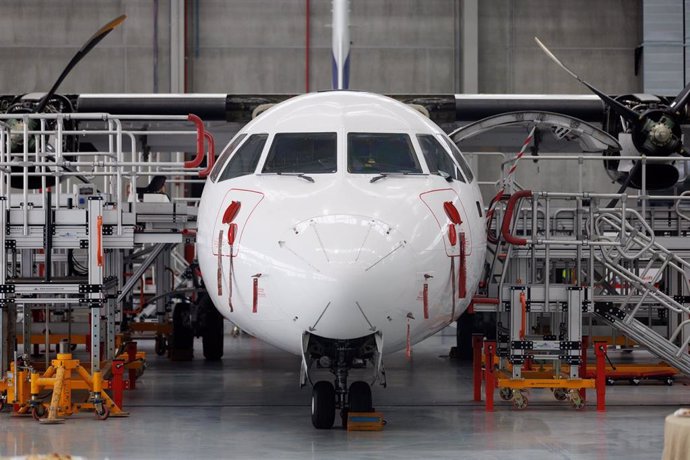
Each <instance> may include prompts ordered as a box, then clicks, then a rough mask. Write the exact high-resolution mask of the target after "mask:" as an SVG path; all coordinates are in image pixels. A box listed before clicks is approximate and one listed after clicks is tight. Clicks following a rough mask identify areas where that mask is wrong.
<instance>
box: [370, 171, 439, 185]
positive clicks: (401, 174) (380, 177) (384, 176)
mask: <svg viewBox="0 0 690 460" xmlns="http://www.w3.org/2000/svg"><path fill="white" fill-rule="evenodd" d="M390 176H393V177H396V176H426V174H424V173H418V172H407V171H406V172H390V173H381V174H379V175H378V176H374V177H372V178H371V180H370V181H369V182H371V183H372V184H373V183H374V182H378V181H380V180H381V179H385V178H386V177H390Z"/></svg>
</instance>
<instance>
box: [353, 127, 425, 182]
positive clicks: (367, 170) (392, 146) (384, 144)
mask: <svg viewBox="0 0 690 460" xmlns="http://www.w3.org/2000/svg"><path fill="white" fill-rule="evenodd" d="M347 170H348V172H350V173H354V174H378V173H402V174H405V173H408V174H421V173H422V168H421V166H420V164H419V160H418V159H417V155H416V154H415V151H414V147H413V146H412V141H411V140H410V136H408V135H407V134H399V133H348V135H347Z"/></svg>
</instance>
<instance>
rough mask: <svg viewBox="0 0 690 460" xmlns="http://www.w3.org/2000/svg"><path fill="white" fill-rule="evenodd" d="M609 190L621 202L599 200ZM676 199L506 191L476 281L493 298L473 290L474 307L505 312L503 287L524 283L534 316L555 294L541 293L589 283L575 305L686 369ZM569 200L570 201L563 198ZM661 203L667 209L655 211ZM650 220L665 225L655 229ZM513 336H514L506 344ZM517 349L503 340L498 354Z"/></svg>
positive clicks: (684, 270)
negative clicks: (632, 200) (653, 201)
mask: <svg viewBox="0 0 690 460" xmlns="http://www.w3.org/2000/svg"><path fill="white" fill-rule="evenodd" d="M614 198H617V199H618V202H619V203H620V204H619V205H618V206H617V207H612V208H610V207H603V204H605V203H606V202H608V201H610V200H611V199H614ZM665 199H667V200H668V197H665ZM682 199H683V197H677V200H676V202H674V203H673V206H669V207H668V208H669V209H660V206H649V205H648V206H643V207H642V209H641V210H638V209H639V208H638V209H635V207H634V205H633V206H630V205H628V206H626V204H628V203H627V201H629V197H627V196H626V195H624V194H592V193H581V194H577V193H575V194H564V193H547V192H535V193H532V192H529V191H519V192H517V193H514V194H513V195H512V196H510V197H508V200H507V201H506V202H505V203H504V204H503V205H501V206H499V207H498V208H497V213H498V215H499V222H500V224H496V223H493V224H492V225H493V232H494V235H495V236H496V237H497V238H496V239H495V240H494V242H493V245H491V246H490V247H489V252H488V253H487V263H486V269H485V273H484V278H483V279H484V282H483V283H482V285H481V287H480V291H479V295H480V296H483V297H484V298H485V299H492V298H493V299H494V302H488V301H482V300H481V299H482V297H479V298H477V299H476V301H475V311H497V312H499V313H501V312H503V313H504V314H505V313H507V314H508V315H509V316H510V312H511V308H514V306H513V305H514V304H515V300H514V299H511V298H510V292H511V290H514V289H516V286H518V287H519V286H523V287H524V290H525V292H526V293H527V298H526V299H525V303H526V305H527V311H528V313H527V317H528V320H527V321H528V324H530V325H532V323H530V319H529V318H530V316H532V317H533V319H532V320H531V321H533V322H534V323H536V319H537V318H536V315H539V314H543V312H547V311H551V312H558V311H560V310H559V304H558V302H559V299H558V296H554V297H556V298H553V299H549V298H548V294H546V296H547V297H546V298H544V297H545V294H544V293H548V292H554V291H553V289H554V288H556V287H557V286H558V287H559V288H560V287H561V286H563V285H564V284H565V285H568V284H569V285H571V286H573V288H577V287H581V288H589V292H591V293H593V295H591V298H589V299H586V300H585V301H584V302H583V305H582V310H581V311H582V313H583V315H585V316H586V315H591V316H593V319H595V320H600V321H599V322H603V323H605V324H607V325H609V326H611V327H613V328H614V329H615V330H616V331H617V332H620V333H622V334H623V335H625V336H626V337H628V338H630V339H632V340H634V341H635V342H637V343H638V344H640V345H642V346H644V347H646V348H647V349H648V350H649V351H650V352H651V353H653V354H655V355H656V356H658V357H659V358H660V359H662V360H664V361H665V362H666V363H668V364H669V365H671V366H673V367H675V368H677V369H678V370H679V371H680V372H682V373H683V374H686V375H690V354H689V353H688V345H689V344H690V319H689V318H690V306H689V305H690V284H688V274H689V273H690V263H688V262H687V260H690V245H689V244H687V243H686V242H685V241H684V240H687V237H686V236H685V235H687V231H688V229H687V228H686V226H687V224H688V223H689V222H688V221H687V219H685V218H684V217H683V216H682V215H681V213H680V211H679V203H678V200H682ZM567 203H569V208H568V207H564V206H563V205H564V204H567ZM573 204H574V205H573ZM600 204H602V206H600ZM552 211H555V212H552ZM659 213H662V214H664V213H665V214H664V215H665V216H666V218H665V219H656V221H655V219H654V218H653V216H654V215H655V214H656V215H658V214H659ZM645 216H647V219H645ZM501 217H502V219H501ZM533 217H534V218H533ZM674 219H675V221H673V222H671V223H669V220H674ZM649 222H652V223H651V224H650V223H649ZM656 223H658V224H659V225H663V227H664V229H662V230H661V231H659V229H656V228H655V227H656V225H655V224H656ZM669 228H672V229H675V233H670V232H669V231H668V229H669ZM552 229H553V230H552ZM659 234H661V235H663V237H657V235H659ZM660 240H661V241H663V242H664V244H663V245H662V244H661V243H660ZM590 274H591V276H590ZM556 275H557V276H556ZM539 293H541V294H539ZM530 297H532V298H530ZM496 300H497V301H496ZM592 307H593V308H592ZM567 311H568V310H567V308H566V309H564V310H563V312H567ZM558 315H559V313H556V315H554V316H556V319H555V320H552V323H551V328H552V329H551V330H552V331H554V330H557V328H558V323H559V321H561V325H562V324H564V323H563V322H562V321H564V317H565V313H560V315H561V316H558ZM568 316H569V317H568V320H572V321H576V320H577V318H576V317H574V316H572V315H568ZM503 318H504V320H505V318H506V317H505V316H503ZM500 322H501V316H500V315H499V323H500ZM505 322H509V321H505ZM513 323H515V321H512V322H510V324H513ZM655 323H656V324H655ZM659 323H663V324H661V326H660V325H659ZM522 327H523V328H524V320H523V325H522ZM561 327H562V326H561ZM535 329H536V328H535ZM584 329H585V328H584V326H583V331H584ZM551 333H552V334H556V333H557V332H551ZM499 336H500V334H499ZM570 340H571V341H572V340H576V341H577V340H578V339H577V338H576V337H575V338H573V337H570ZM499 341H500V340H499ZM516 344H517V345H516ZM519 345H520V342H519V341H518V342H516V341H513V342H511V345H510V347H514V346H519ZM534 353H535V352H528V355H530V354H531V355H533V354H534ZM519 354H521V353H520V352H516V350H514V349H512V348H511V350H509V351H508V352H507V353H506V356H509V357H511V359H512V358H513V357H514V356H515V355H519Z"/></svg>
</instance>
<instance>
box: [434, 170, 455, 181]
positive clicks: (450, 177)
mask: <svg viewBox="0 0 690 460" xmlns="http://www.w3.org/2000/svg"><path fill="white" fill-rule="evenodd" d="M438 175H439V176H441V177H443V178H444V179H445V180H446V182H453V177H452V176H451V175H450V174H448V173H447V172H445V171H441V170H440V169H439V170H438Z"/></svg>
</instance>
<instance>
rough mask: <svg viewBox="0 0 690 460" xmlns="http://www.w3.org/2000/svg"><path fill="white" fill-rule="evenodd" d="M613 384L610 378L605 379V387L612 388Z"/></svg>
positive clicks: (613, 381)
mask: <svg viewBox="0 0 690 460" xmlns="http://www.w3.org/2000/svg"><path fill="white" fill-rule="evenodd" d="M614 383H616V381H615V380H613V379H612V378H608V379H606V385H608V386H610V387H611V386H613V384H614Z"/></svg>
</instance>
